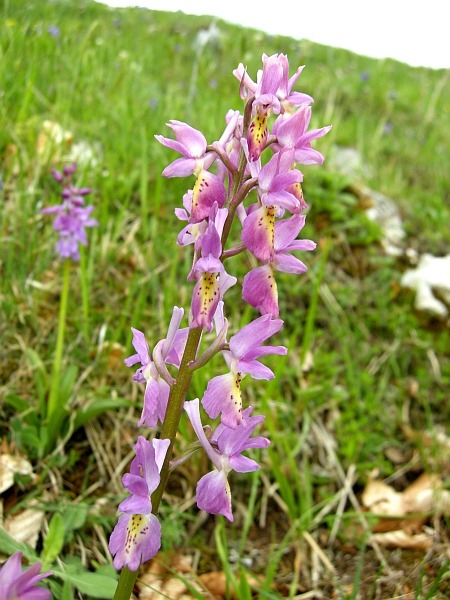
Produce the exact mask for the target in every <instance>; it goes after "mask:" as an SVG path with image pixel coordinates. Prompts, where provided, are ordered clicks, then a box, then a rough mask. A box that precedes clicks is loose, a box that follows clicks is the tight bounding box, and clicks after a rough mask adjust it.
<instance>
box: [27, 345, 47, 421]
mask: <svg viewBox="0 0 450 600" xmlns="http://www.w3.org/2000/svg"><path fill="white" fill-rule="evenodd" d="M26 352H27V356H28V360H29V361H30V365H31V369H32V371H33V379H34V384H35V386H36V390H37V393H38V397H39V408H40V409H42V408H43V405H44V402H45V395H46V393H47V390H48V386H49V377H48V373H47V371H46V369H45V366H44V363H43V362H42V359H41V357H40V356H39V354H38V353H37V352H35V351H34V350H33V349H32V348H27V350H26ZM40 412H41V413H42V411H41V410H40Z"/></svg>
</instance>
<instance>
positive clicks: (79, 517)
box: [63, 504, 87, 536]
mask: <svg viewBox="0 0 450 600" xmlns="http://www.w3.org/2000/svg"><path fill="white" fill-rule="evenodd" d="M63 516H64V519H63V520H64V532H65V534H66V536H67V534H70V533H72V531H74V530H75V529H80V528H81V527H83V525H84V523H85V521H86V516H87V507H86V506H85V505H84V504H76V505H75V506H68V507H67V509H66V510H65V511H64V515H63Z"/></svg>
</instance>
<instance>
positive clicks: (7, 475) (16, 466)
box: [0, 454, 33, 494]
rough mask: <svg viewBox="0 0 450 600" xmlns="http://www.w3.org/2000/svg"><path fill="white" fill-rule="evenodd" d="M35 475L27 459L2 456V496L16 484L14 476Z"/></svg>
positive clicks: (0, 490)
mask: <svg viewBox="0 0 450 600" xmlns="http://www.w3.org/2000/svg"><path fill="white" fill-rule="evenodd" d="M16 473H18V474H19V475H30V476H32V475H33V467H32V466H31V463H29V462H28V461H27V460H26V458H22V457H21V456H12V455H11V454H1V455H0V494H1V493H2V492H4V491H6V490H7V489H9V488H10V487H12V485H13V484H14V475H15V474H16Z"/></svg>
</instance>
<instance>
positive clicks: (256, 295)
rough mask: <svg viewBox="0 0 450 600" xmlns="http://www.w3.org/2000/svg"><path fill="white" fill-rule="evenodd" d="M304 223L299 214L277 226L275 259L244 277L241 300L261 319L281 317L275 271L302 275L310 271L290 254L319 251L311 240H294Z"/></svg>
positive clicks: (302, 216) (278, 223)
mask: <svg viewBox="0 0 450 600" xmlns="http://www.w3.org/2000/svg"><path fill="white" fill-rule="evenodd" d="M305 219H306V217H305V216H304V215H299V214H297V215H294V216H293V217H291V218H290V219H288V220H284V221H278V222H277V223H275V227H274V245H273V246H274V256H273V259H272V260H271V261H270V262H267V263H266V264H265V265H263V266H262V267H257V268H256V269H252V270H251V271H250V272H249V273H247V275H245V277H244V284H243V286H242V297H243V299H244V300H245V301H246V302H247V303H248V304H250V305H251V306H253V307H255V308H257V309H258V310H259V311H260V312H261V314H262V315H265V314H270V315H272V317H273V318H276V317H278V291H277V285H276V281H275V276H274V271H275V270H277V271H284V272H285V273H297V274H300V273H304V272H305V271H306V270H307V267H306V265H305V264H304V263H303V262H302V261H301V260H299V259H298V258H296V257H295V256H292V255H291V254H290V252H292V251H294V250H308V251H310V250H314V248H315V247H316V244H315V242H312V241H311V240H296V239H295V238H296V237H297V235H298V234H299V233H300V231H301V229H303V226H304V225H305ZM244 223H245V222H244Z"/></svg>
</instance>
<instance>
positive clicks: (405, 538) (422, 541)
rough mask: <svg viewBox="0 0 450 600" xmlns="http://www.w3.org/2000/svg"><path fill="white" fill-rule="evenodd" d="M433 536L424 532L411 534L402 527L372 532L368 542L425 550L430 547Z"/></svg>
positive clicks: (370, 543)
mask: <svg viewBox="0 0 450 600" xmlns="http://www.w3.org/2000/svg"><path fill="white" fill-rule="evenodd" d="M432 541H433V538H432V537H431V536H429V535H427V534H426V533H417V534H414V535H411V534H409V533H407V532H406V531H404V530H402V529H397V530H396V531H388V532H386V533H374V534H372V535H371V536H370V538H369V540H368V543H369V545H372V544H373V543H377V544H380V545H383V546H390V547H394V548H405V549H406V548H407V549H410V550H427V549H428V548H430V547H431V543H432Z"/></svg>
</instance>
